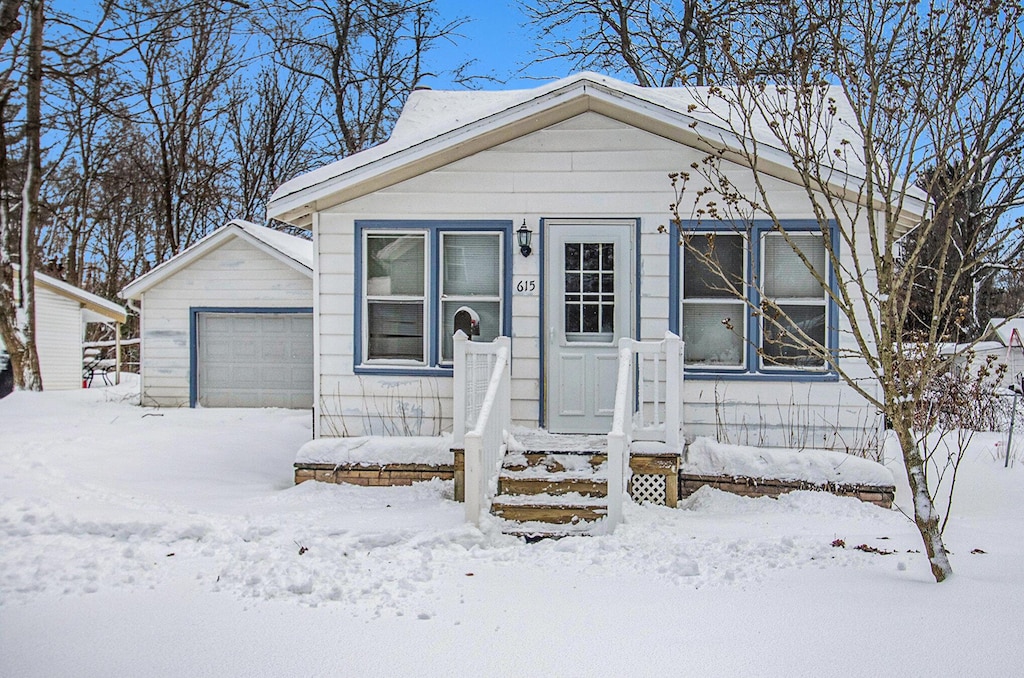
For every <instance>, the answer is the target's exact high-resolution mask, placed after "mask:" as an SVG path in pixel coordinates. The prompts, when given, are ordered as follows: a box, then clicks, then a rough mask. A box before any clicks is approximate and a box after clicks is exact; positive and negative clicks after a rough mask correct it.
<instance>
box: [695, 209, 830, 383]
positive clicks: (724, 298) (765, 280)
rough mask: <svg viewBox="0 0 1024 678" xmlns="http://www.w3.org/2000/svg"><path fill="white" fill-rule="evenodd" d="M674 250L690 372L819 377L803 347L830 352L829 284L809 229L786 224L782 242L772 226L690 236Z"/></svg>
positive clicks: (820, 365)
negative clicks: (798, 372)
mask: <svg viewBox="0 0 1024 678" xmlns="http://www.w3.org/2000/svg"><path fill="white" fill-rule="evenodd" d="M787 235H788V238H789V240H788V241H787V237H786V236H787ZM832 240H833V242H835V239H834V238H833V239H832ZM790 243H792V245H791V244H790ZM794 248H796V249H794ZM679 249H680V257H679V260H678V269H679V270H678V273H677V275H678V280H679V302H680V303H679V307H678V308H679V326H680V334H681V336H682V339H683V341H684V342H685V347H686V348H685V365H686V367H687V368H688V369H689V370H691V371H694V372H697V373H699V372H701V371H705V372H713V373H716V374H723V373H725V374H727V373H754V372H760V373H771V372H779V371H792V370H803V371H819V372H824V371H826V369H827V367H828V365H827V363H826V361H825V360H824V359H823V358H822V357H821V355H820V354H817V353H815V352H813V351H812V350H811V349H810V348H808V347H807V346H806V341H807V340H810V341H813V342H815V343H816V344H818V345H820V346H824V347H828V348H830V349H834V348H835V338H834V336H833V334H834V333H833V332H830V323H829V318H830V314H834V309H833V306H832V302H831V301H830V300H829V297H828V295H827V294H826V291H825V289H824V288H823V287H822V284H821V282H820V281H824V282H825V284H826V285H831V284H832V277H833V276H832V272H831V268H830V266H829V264H828V253H827V251H826V248H825V242H824V238H823V237H822V235H821V232H820V231H819V230H818V228H817V226H816V224H813V223H807V222H801V223H796V224H787V225H786V235H783V234H782V233H780V232H778V231H776V230H773V229H772V228H771V222H754V224H753V225H752V226H751V227H750V228H749V229H747V230H745V231H736V230H732V229H730V230H723V231H706V230H705V231H702V230H693V231H689V232H688V233H687V237H686V238H685V241H684V243H683V244H682V246H681V247H680V248H679ZM797 250H799V252H800V253H802V254H803V256H804V257H805V258H806V259H807V261H808V262H809V263H810V264H811V267H812V268H813V271H812V270H811V269H809V268H808V267H807V265H805V264H804V262H803V261H802V260H801V258H800V254H798V253H797ZM752 280H753V281H754V282H752ZM757 281H760V285H758V284H756V283H757ZM758 309H759V310H758Z"/></svg>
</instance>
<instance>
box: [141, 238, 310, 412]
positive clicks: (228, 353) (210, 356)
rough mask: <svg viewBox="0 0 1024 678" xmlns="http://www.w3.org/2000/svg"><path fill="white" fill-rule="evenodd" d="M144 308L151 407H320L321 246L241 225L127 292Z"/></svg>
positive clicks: (144, 369)
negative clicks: (316, 294) (316, 369)
mask: <svg viewBox="0 0 1024 678" xmlns="http://www.w3.org/2000/svg"><path fill="white" fill-rule="evenodd" d="M121 295H122V296H123V297H124V298H125V299H129V300H132V301H137V302H139V305H140V308H139V313H140V316H141V331H140V337H141V340H142V341H141V360H142V366H141V382H142V386H141V388H142V403H143V404H144V405H156V406H161V407H179V406H184V405H188V406H190V407H196V406H202V407H287V408H308V407H312V405H313V309H312V301H313V244H312V243H311V242H310V241H308V240H304V239H302V238H298V237H295V236H291V235H288V234H285V233H281V232H279V231H274V230H272V229H269V228H265V227H263V226H258V225H256V224H252V223H249V222H246V221H241V220H235V221H232V222H230V223H228V224H227V225H225V226H223V227H221V228H219V229H217V230H216V231H214V232H213V233H211V234H210V235H208V236H207V237H205V238H203V239H202V240H200V241H199V242H197V243H196V244H195V245H193V246H192V247H190V248H189V249H187V250H185V251H184V252H182V253H181V254H179V255H178V256H176V257H174V258H173V259H171V260H169V261H167V262H165V263H163V264H161V265H160V266H158V267H156V268H154V269H153V270H152V271H150V272H149V273H147V274H146V275H144V276H142V277H140V278H138V279H136V280H135V281H133V282H132V283H131V284H130V285H128V286H127V287H125V288H124V290H122V292H121Z"/></svg>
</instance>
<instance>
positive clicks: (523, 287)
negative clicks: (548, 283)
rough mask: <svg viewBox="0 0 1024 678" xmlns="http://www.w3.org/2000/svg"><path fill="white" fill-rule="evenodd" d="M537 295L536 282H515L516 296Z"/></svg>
mask: <svg viewBox="0 0 1024 678" xmlns="http://www.w3.org/2000/svg"><path fill="white" fill-rule="evenodd" d="M536 293H537V281H536V280H517V281H516V294H536Z"/></svg>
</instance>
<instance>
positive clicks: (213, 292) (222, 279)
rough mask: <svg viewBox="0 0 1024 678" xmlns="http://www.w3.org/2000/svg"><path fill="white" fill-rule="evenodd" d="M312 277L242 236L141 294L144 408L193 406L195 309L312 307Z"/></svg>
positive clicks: (232, 239)
mask: <svg viewBox="0 0 1024 678" xmlns="http://www.w3.org/2000/svg"><path fill="white" fill-rule="evenodd" d="M312 301H313V283H312V280H311V279H310V277H309V276H308V275H305V274H303V273H301V272H299V271H298V270H296V269H295V268H292V267H291V266H288V265H287V264H285V263H283V262H282V261H281V260H279V259H277V258H275V257H273V256H271V255H269V254H267V253H266V252H264V251H262V250H260V249H257V248H256V247H255V246H253V245H251V244H249V243H248V242H245V241H244V240H242V239H241V238H237V237H236V238H231V239H229V240H227V241H226V242H225V243H224V244H223V245H221V246H220V247H218V248H216V249H214V250H213V251H211V252H209V253H207V254H206V255H205V256H203V257H201V258H199V259H197V260H196V261H194V262H192V263H191V264H190V265H189V266H187V267H186V268H184V269H182V270H181V271H178V272H177V273H175V274H174V275H172V276H170V277H169V278H167V279H165V280H162V281H160V282H159V283H157V284H156V285H154V286H153V287H152V288H150V289H148V290H146V292H145V293H144V294H143V295H142V335H141V338H142V404H143V405H157V406H167V407H175V406H187V405H188V404H189V375H190V372H189V368H190V363H189V321H190V309H191V308H193V307H219V308H268V307H274V308H280V307H288V308H309V307H311V306H312V305H313V304H312Z"/></svg>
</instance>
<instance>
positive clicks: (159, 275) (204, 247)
mask: <svg viewBox="0 0 1024 678" xmlns="http://www.w3.org/2000/svg"><path fill="white" fill-rule="evenodd" d="M233 238H241V239H242V240H244V241H246V242H247V243H249V244H250V245H252V246H253V247H255V248H256V249H258V250H261V251H263V252H265V253H267V254H269V255H270V256H272V257H274V258H275V259H277V260H279V261H281V262H282V263H284V264H286V265H287V266H290V267H291V268H293V269H295V270H296V271H299V272H300V273H303V274H305V275H307V276H309V277H310V278H312V277H313V243H312V242H311V241H309V240H306V239H305V238H299V237H298V236H294V235H288V234H287V233H282V232H281V231H275V230H274V229H271V228H267V227H265V226H260V225H259V224H254V223H252V222H249V221H245V220H243V219H233V220H231V221H229V222H228V223H227V224H225V225H224V226H221V227H220V228H218V229H217V230H215V231H213V232H212V233H210V234H208V235H207V236H205V237H204V238H202V239H201V240H199V241H198V242H196V243H194V244H193V245H192V246H191V247H189V248H188V249H186V250H185V251H184V252H180V253H178V254H177V255H176V256H174V257H171V258H170V259H168V260H167V261H165V262H163V263H162V264H160V265H159V266H157V267H156V268H154V269H153V270H151V271H149V272H148V273H146V274H144V275H141V276H139V277H138V278H136V279H135V280H133V281H131V282H130V283H128V285H126V286H125V288H124V289H123V290H121V297H122V298H124V299H140V298H141V297H142V294H143V293H144V292H146V291H147V290H149V289H150V288H152V287H153V286H154V285H157V284H158V283H160V282H162V281H164V280H166V279H167V278H169V277H171V276H172V275H174V274H175V273H177V272H179V271H181V270H182V269H183V268H185V267H187V266H189V265H190V264H191V263H192V262H194V261H196V260H197V259H200V258H202V257H204V256H205V255H207V254H208V253H210V252H212V251H213V250H215V249H217V248H218V247H220V246H221V245H223V244H224V243H226V242H227V241H228V240H231V239H233Z"/></svg>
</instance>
